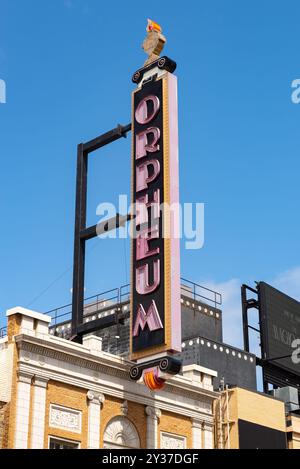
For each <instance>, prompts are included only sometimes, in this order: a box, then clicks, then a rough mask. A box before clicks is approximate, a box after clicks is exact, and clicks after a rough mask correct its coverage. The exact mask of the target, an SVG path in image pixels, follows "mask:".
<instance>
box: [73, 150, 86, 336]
mask: <svg viewBox="0 0 300 469" xmlns="http://www.w3.org/2000/svg"><path fill="white" fill-rule="evenodd" d="M87 169H88V159H87V154H86V153H84V151H83V144H82V143H81V144H79V145H78V149H77V177H76V207H75V236H74V267H73V291H72V337H74V338H76V336H77V329H78V327H79V325H80V324H82V322H83V302H84V266H85V242H84V241H83V240H82V239H81V238H80V232H81V231H82V230H83V229H84V228H85V226H86V200H87Z"/></svg>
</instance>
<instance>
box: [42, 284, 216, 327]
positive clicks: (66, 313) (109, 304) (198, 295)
mask: <svg viewBox="0 0 300 469" xmlns="http://www.w3.org/2000/svg"><path fill="white" fill-rule="evenodd" d="M181 295H182V296H185V297H188V298H191V299H193V300H195V301H198V302H202V303H206V304H209V305H210V306H214V307H215V308H218V306H220V305H221V304H222V295H221V294H220V293H218V292H216V291H214V290H211V289H210V288H207V287H204V286H203V285H199V284H197V283H195V282H192V281H190V280H187V279H185V278H181ZM129 301H130V284H126V285H122V286H121V287H119V288H113V289H112V290H106V291H104V292H101V293H98V294H97V295H94V296H90V297H88V298H85V300H84V316H93V313H95V314H96V313H99V311H101V312H102V313H104V314H105V312H106V311H107V312H108V311H109V310H110V311H111V310H113V309H114V308H117V307H118V306H119V305H122V304H124V303H128V302H129ZM46 314H47V315H49V316H51V318H52V321H51V326H56V325H58V324H62V323H67V322H69V321H71V318H72V304H67V305H64V306H60V307H59V308H55V309H52V310H50V311H47V313H46ZM107 314H108V313H107Z"/></svg>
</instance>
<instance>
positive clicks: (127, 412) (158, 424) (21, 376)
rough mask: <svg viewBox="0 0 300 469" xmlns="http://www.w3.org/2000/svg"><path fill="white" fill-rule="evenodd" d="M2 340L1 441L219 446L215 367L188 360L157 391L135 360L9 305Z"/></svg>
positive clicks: (46, 445) (18, 443)
mask: <svg viewBox="0 0 300 469" xmlns="http://www.w3.org/2000/svg"><path fill="white" fill-rule="evenodd" d="M7 316H8V327H7V336H5V337H4V338H2V339H1V341H0V361H1V369H2V372H1V382H0V403H1V404H0V442H1V447H2V448H16V449H18V448H57V449H59V448H82V449H84V448H95V449H96V448H172V449H173V448H178V449H179V448H207V449H210V448H213V447H214V418H213V403H214V400H215V398H216V397H217V393H216V392H215V391H214V390H213V378H214V377H215V376H216V372H214V371H212V370H209V369H207V368H203V367H201V366H198V365H188V366H186V367H184V368H183V373H182V375H180V376H176V377H174V378H173V379H171V380H170V381H169V382H168V384H167V385H166V387H165V388H164V389H163V390H162V391H160V392H158V393H153V392H151V391H150V390H149V389H147V388H146V387H145V386H143V385H140V384H137V383H135V382H133V381H131V380H130V378H129V368H130V362H129V361H128V360H127V359H125V358H123V357H120V356H116V355H113V354H111V353H108V352H104V351H103V350H102V339H101V338H99V337H95V336H88V337H86V338H85V339H84V341H83V344H82V345H81V344H77V343H73V342H71V341H69V340H66V339H63V338H59V337H55V336H53V335H51V334H50V333H49V328H48V326H49V323H50V321H51V318H50V317H49V316H46V315H43V314H40V313H36V312H33V311H29V310H26V309H23V308H14V309H12V310H9V311H8V313H7Z"/></svg>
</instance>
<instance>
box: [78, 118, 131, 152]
mask: <svg viewBox="0 0 300 469" xmlns="http://www.w3.org/2000/svg"><path fill="white" fill-rule="evenodd" d="M130 130H131V124H127V125H120V124H118V126H117V127H116V128H115V129H112V130H109V131H108V132H106V133H105V134H102V135H100V136H99V137H96V138H94V139H93V140H90V141H89V142H86V143H84V144H83V151H85V152H88V153H92V152H93V151H95V150H98V149H99V148H101V147H104V146H105V145H108V144H109V143H112V142H114V141H115V140H118V139H119V138H122V137H124V138H126V136H127V132H130Z"/></svg>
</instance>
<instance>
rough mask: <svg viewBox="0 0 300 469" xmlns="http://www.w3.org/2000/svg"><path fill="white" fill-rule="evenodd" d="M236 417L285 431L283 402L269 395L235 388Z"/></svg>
mask: <svg viewBox="0 0 300 469" xmlns="http://www.w3.org/2000/svg"><path fill="white" fill-rule="evenodd" d="M236 393H237V411H238V418H239V419H242V420H246V421H248V422H252V423H256V424H258V425H263V426H265V427H269V428H273V429H275V430H279V431H281V432H285V431H286V423H285V408H284V403H283V402H281V401H278V400H276V399H273V398H271V397H267V396H264V395H262V394H258V393H256V392H251V391H247V390H246V389H241V388H237V389H236Z"/></svg>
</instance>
